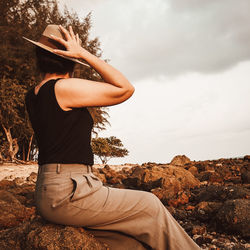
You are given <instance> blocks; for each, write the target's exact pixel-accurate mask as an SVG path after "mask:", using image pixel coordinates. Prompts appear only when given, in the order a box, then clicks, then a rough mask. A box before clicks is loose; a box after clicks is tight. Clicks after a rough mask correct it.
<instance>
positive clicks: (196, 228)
mask: <svg viewBox="0 0 250 250" xmlns="http://www.w3.org/2000/svg"><path fill="white" fill-rule="evenodd" d="M206 231H207V229H206V227H205V226H197V225H195V226H193V229H192V234H193V235H194V234H201V235H203V234H205V233H206Z"/></svg>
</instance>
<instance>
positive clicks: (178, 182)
mask: <svg viewBox="0 0 250 250" xmlns="http://www.w3.org/2000/svg"><path fill="white" fill-rule="evenodd" d="M123 183H124V185H125V186H126V187H127V188H134V189H141V190H146V191H151V190H152V189H156V188H161V190H162V191H164V192H166V193H168V194H169V195H168V196H170V197H174V196H175V195H176V194H177V193H178V192H180V191H184V190H189V189H190V188H194V187H197V186H199V185H200V182H199V181H198V180H197V179H196V178H195V177H194V176H193V175H192V174H191V173H190V172H189V171H188V170H185V169H183V168H181V167H175V166H171V165H166V166H157V165H155V166H153V167H150V168H142V167H136V168H134V169H133V171H132V174H131V175H130V176H129V177H128V178H126V179H123Z"/></svg>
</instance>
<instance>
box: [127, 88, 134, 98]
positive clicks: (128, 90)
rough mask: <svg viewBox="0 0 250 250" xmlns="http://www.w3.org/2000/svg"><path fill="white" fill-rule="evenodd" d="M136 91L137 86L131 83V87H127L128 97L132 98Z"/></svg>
mask: <svg viewBox="0 0 250 250" xmlns="http://www.w3.org/2000/svg"><path fill="white" fill-rule="evenodd" d="M134 92H135V88H134V86H133V85H130V86H129V88H128V89H127V91H126V96H127V99H128V98H130V97H131V96H132V95H133V94H134Z"/></svg>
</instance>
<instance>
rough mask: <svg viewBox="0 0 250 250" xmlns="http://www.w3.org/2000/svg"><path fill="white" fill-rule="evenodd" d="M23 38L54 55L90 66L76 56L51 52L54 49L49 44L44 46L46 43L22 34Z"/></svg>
mask: <svg viewBox="0 0 250 250" xmlns="http://www.w3.org/2000/svg"><path fill="white" fill-rule="evenodd" d="M23 38H24V39H25V40H27V41H29V42H31V43H33V44H34V45H36V46H38V47H40V48H42V49H45V50H47V51H49V52H51V53H53V54H55V55H57V56H60V57H63V58H65V59H68V60H71V61H73V62H76V63H79V64H82V65H84V66H87V67H90V66H89V65H88V64H86V63H84V62H81V61H80V60H78V59H76V58H72V57H68V56H63V55H58V54H56V53H55V52H53V50H54V49H52V48H50V47H49V46H46V45H44V44H42V43H39V42H35V41H33V40H30V39H28V38H26V37H24V36H23Z"/></svg>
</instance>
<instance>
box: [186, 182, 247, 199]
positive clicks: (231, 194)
mask: <svg viewBox="0 0 250 250" xmlns="http://www.w3.org/2000/svg"><path fill="white" fill-rule="evenodd" d="M248 197H250V190H249V189H247V188H244V187H242V186H236V185H229V186H220V185H209V186H202V187H200V188H195V189H193V190H192V195H191V198H190V200H191V201H194V202H201V201H218V202H222V201H226V200H232V199H246V198H248Z"/></svg>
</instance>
